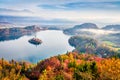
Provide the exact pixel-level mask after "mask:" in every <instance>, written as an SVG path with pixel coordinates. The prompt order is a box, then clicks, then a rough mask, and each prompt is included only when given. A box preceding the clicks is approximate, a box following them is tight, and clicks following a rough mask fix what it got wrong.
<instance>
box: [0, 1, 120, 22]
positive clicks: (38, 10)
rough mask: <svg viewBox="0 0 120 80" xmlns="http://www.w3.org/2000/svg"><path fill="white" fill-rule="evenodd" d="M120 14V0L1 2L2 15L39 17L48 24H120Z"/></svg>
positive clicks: (0, 10)
mask: <svg viewBox="0 0 120 80" xmlns="http://www.w3.org/2000/svg"><path fill="white" fill-rule="evenodd" d="M119 13H120V0H0V15H10V16H28V17H39V18H41V22H42V19H43V21H44V20H45V21H46V23H47V22H51V23H52V22H55V21H56V23H57V22H62V21H63V23H64V22H66V23H67V22H69V23H71V21H72V22H76V23H83V22H95V23H100V24H102V23H120V18H119V17H120V14H119ZM64 20H65V21H64Z"/></svg>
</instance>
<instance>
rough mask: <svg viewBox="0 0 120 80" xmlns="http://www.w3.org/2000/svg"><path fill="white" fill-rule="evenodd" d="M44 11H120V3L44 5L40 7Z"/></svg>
mask: <svg viewBox="0 0 120 80" xmlns="http://www.w3.org/2000/svg"><path fill="white" fill-rule="evenodd" d="M38 7H40V8H43V9H60V10H81V9H118V10H119V8H120V1H117V2H115V1H114V2H72V3H64V4H44V5H38Z"/></svg>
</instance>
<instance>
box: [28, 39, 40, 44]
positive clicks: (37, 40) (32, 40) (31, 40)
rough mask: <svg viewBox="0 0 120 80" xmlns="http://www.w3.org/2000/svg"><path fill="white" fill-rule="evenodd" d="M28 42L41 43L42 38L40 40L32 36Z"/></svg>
mask: <svg viewBox="0 0 120 80" xmlns="http://www.w3.org/2000/svg"><path fill="white" fill-rule="evenodd" d="M28 42H29V43H31V44H35V45H39V44H41V43H42V40H40V39H39V38H32V39H30V40H28Z"/></svg>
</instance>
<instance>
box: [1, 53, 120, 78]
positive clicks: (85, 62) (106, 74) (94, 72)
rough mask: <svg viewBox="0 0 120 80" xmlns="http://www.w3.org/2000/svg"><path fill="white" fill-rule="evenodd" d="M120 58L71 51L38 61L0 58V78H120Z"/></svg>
mask: <svg viewBox="0 0 120 80" xmlns="http://www.w3.org/2000/svg"><path fill="white" fill-rule="evenodd" d="M119 79H120V59H119V58H113V57H112V58H100V57H98V56H96V55H93V54H85V53H84V54H82V53H76V52H68V53H66V54H63V55H58V56H54V57H51V58H48V59H45V60H42V61H40V62H38V63H37V64H36V65H33V64H29V63H27V62H16V61H14V60H12V61H9V62H8V61H6V60H4V59H1V60H0V80H119Z"/></svg>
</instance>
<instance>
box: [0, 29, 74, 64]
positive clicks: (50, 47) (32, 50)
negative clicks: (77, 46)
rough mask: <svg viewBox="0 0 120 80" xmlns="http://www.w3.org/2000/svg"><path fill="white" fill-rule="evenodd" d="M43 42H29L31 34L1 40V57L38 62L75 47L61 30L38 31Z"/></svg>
mask: <svg viewBox="0 0 120 80" xmlns="http://www.w3.org/2000/svg"><path fill="white" fill-rule="evenodd" d="M36 36H37V38H40V39H41V40H42V42H43V43H42V44H40V45H37V46H36V45H33V44H30V43H29V42H28V40H29V39H31V38H33V37H34V35H31V36H23V37H21V38H19V39H15V40H9V41H2V42H0V58H2V57H3V58H4V59H7V60H11V59H14V60H17V61H21V60H27V61H29V62H32V63H36V62H38V61H39V60H42V59H45V58H49V57H51V56H55V55H58V54H65V53H66V52H67V51H72V50H73V49H74V48H73V47H71V46H70V45H69V43H68V39H69V38H70V36H68V35H65V34H64V33H63V32H62V31H59V30H46V31H40V32H38V33H36Z"/></svg>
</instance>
